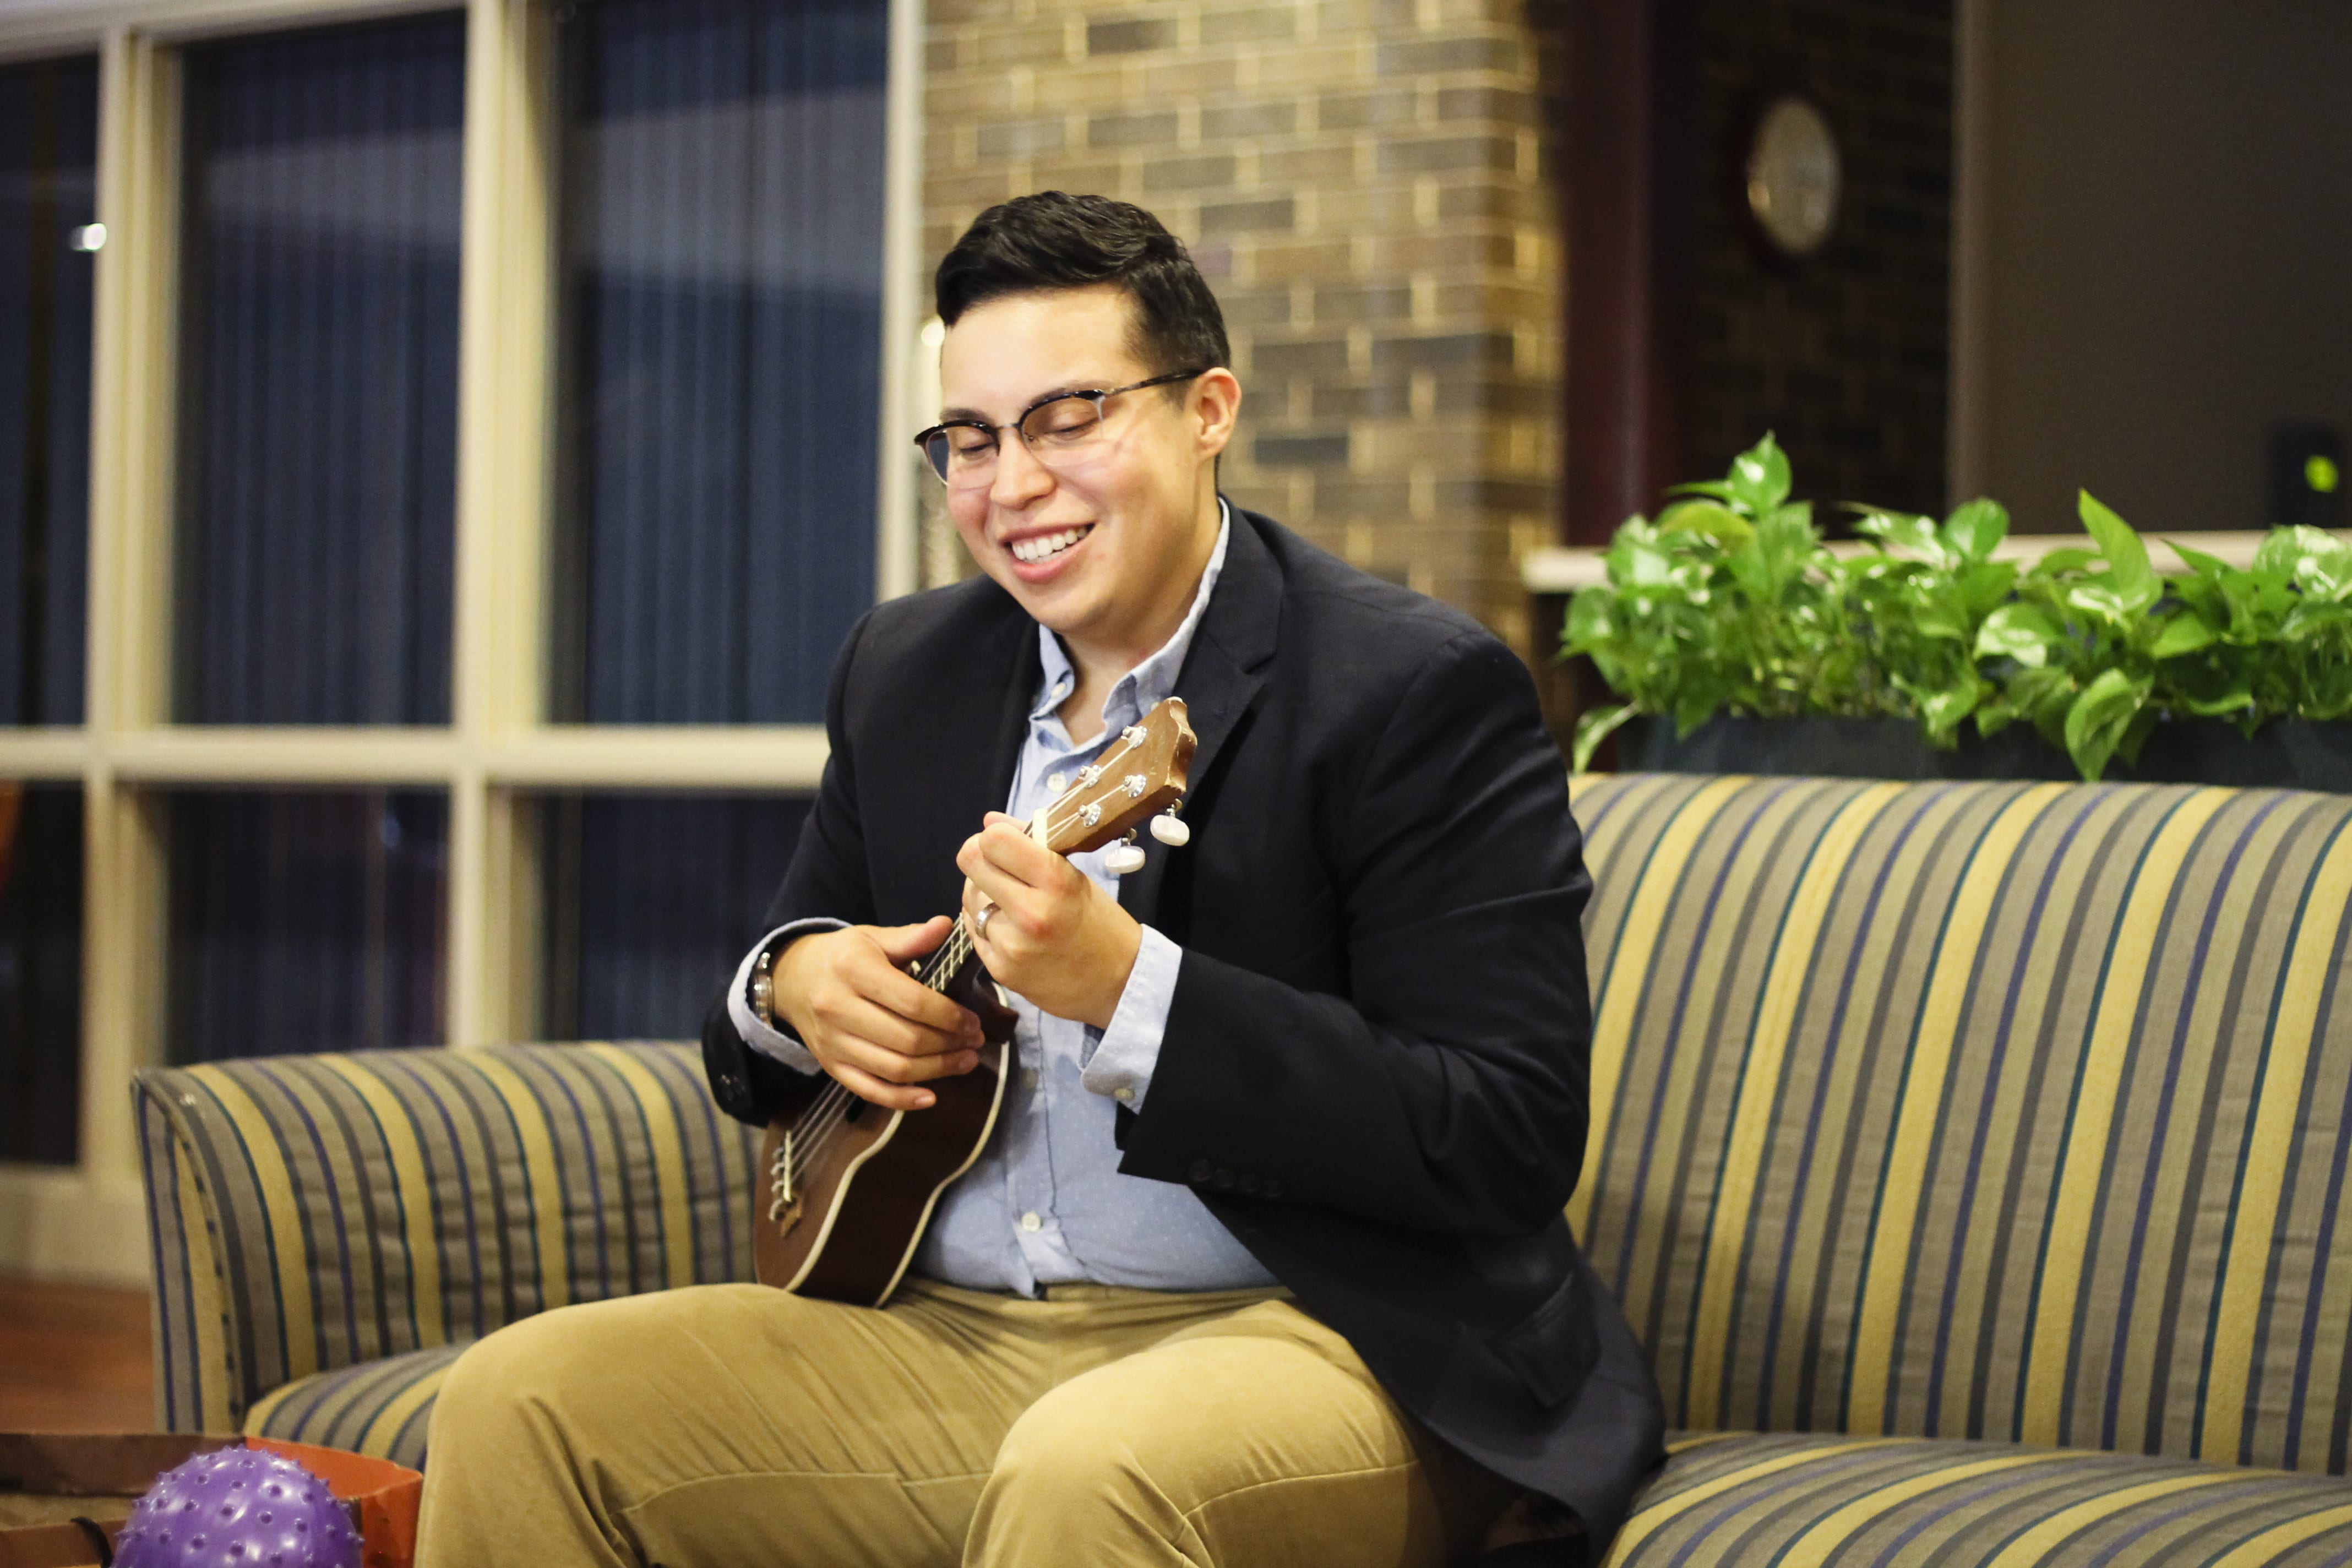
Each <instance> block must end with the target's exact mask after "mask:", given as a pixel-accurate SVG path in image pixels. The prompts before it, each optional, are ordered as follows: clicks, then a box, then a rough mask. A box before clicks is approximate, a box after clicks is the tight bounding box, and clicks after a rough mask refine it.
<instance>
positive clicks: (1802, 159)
mask: <svg viewBox="0 0 2352 1568" xmlns="http://www.w3.org/2000/svg"><path fill="white" fill-rule="evenodd" d="M1746 174H1747V194H1748V216H1749V217H1750V218H1751V219H1753V220H1754V222H1755V225H1756V232H1757V235H1758V237H1759V238H1760V239H1761V240H1762V241H1763V243H1764V244H1765V246H1766V247H1768V248H1769V250H1770V251H1771V252H1772V253H1773V254H1775V255H1777V256H1780V257H1783V258H1790V259H1794V258H1801V257H1807V256H1811V255H1812V254H1813V252H1815V251H1817V250H1819V249H1820V248H1821V247H1822V245H1823V244H1824V243H1825V242H1826V241H1827V240H1828V239H1829V237H1830V233H1831V231H1832V230H1833V229H1834V228H1836V226H1837V216H1838V198H1839V197H1840V196H1841V195H1843V191H1844V184H1845V169H1844V163H1843V160H1842V159H1841V158H1840V157H1839V155H1838V143H1837V132H1834V131H1832V130H1831V129H1830V122H1829V119H1828V117H1827V116H1826V115H1824V114H1822V111H1821V107H1820V106H1819V105H1818V104H1816V103H1814V102H1813V100H1811V99H1809V98H1805V97H1802V96H1801V95H1799V94H1797V93H1783V94H1782V95H1781V96H1780V97H1778V98H1775V99H1774V100H1771V101H1770V102H1769V103H1768V104H1766V105H1765V106H1764V111H1763V112H1762V113H1760V114H1759V115H1758V116H1757V117H1756V124H1755V129H1754V130H1753V131H1751V132H1749V133H1748V159H1747V169H1746Z"/></svg>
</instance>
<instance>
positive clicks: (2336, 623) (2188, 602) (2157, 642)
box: [1977, 491, 2352, 779]
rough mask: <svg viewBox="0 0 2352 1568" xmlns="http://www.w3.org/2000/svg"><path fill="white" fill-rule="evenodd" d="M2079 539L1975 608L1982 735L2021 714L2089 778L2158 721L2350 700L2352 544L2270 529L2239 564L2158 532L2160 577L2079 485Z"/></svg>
mask: <svg viewBox="0 0 2352 1568" xmlns="http://www.w3.org/2000/svg"><path fill="white" fill-rule="evenodd" d="M2079 504H2080V510H2081V515H2082V519H2083V526H2084V531H2087V532H2088V533H2089V534H2090V536H2091V539H2092V542H2093V544H2094V546H2095V548H2093V549H2090V550H2080V549H2074V550H2058V551H2053V552H2051V553H2050V554H2048V555H2046V556H2044V557H2043V558H2042V560H2041V561H2040V562H2038V563H2035V565H2034V567H2033V569H2032V571H2031V572H2028V573H2027V574H2025V575H2024V576H2023V577H2022V578H2021V580H2020V582H2019V584H2018V593H2017V597H2016V599H2015V600H2014V601H2012V602H2011V603H2010V604H2008V605H2002V606H2001V607H2000V608H1999V609H1997V610H1995V611H1994V612H1993V613H1992V615H1991V616H1989V617H1987V620H1986V623H1985V626H1984V628H1983V630H1982V632H1981V633H1980V634H1979V637H1978V643H1977V652H1978V655H1979V658H1981V659H1982V660H1984V661H1985V663H1986V665H1987V667H1988V669H1989V672H1990V673H1991V674H1992V675H1993V676H1994V678H1995V679H1998V680H1999V681H2000V686H2001V692H2000V697H1999V698H1997V699H1995V700H1992V701H1990V702H1988V703H1987V704H1986V705H1985V706H1984V708H1983V709H1982V710H1981V711H1980V712H1979V715H1978V723H1979V725H1980V726H1981V727H1982V728H1983V730H1984V732H1985V733H1987V734H1991V733H1994V732H1995V731H1998V730H2000V728H2001V726H2003V725H2004V724H2007V723H2010V722H2012V721H2019V720H2022V721H2027V722H2030V723H2032V725H2033V726H2034V728H2035V729H2037V730H2039V731H2041V732H2042V735H2043V736H2044V737H2045V738H2046V739H2047V740H2049V741H2050V742H2051V743H2052V744H2053V745H2059V746H2063V747H2064V748H2065V750H2066V752H2068V754H2069V755H2071V756H2072V757H2073V758H2074V765H2075V766H2076V768H2078V769H2079V770H2080V771H2081V773H2082V774H2083V776H2084V778H2088V779H2095V778H2098V777H2099V776H2101V775H2102V774H2103V773H2105V771H2106V767H2107V764H2108V763H2110V762H2111V761H2112V760H2113V759H2114V758H2116V756H2118V755H2120V756H2122V757H2123V758H2124V759H2125V760H2126V762H2137V760H2138V757H2139V752H2140V748H2141V747H2142V746H2143V745H2144V744H2145V743H2146V742H2147V737H2148V735H2149V734H2150V733H2151V732H2153V731H2154V730H2155V728H2156V726H2157V725H2158V723H2159V722H2161V721H2163V720H2164V719H2166V718H2168V717H2170V718H2176V719H2183V718H2213V719H2227V720H2229V721H2231V722H2233V723H2235V724H2236V725H2237V726H2238V727H2239V728H2240V729H2241V730H2242V731H2244V732H2245V733H2247V734H2249V735H2251V734H2252V733H2253V732H2254V731H2256V730H2258V729H2259V728H2261V727H2262V726H2263V724H2265V723H2268V722H2270V721H2273V720H2275V719H2289V718H2299V719H2311V720H2318V721H2332V720H2337V719H2342V718H2344V717H2345V716H2346V715H2347V713H2352V604H2347V599H2352V545H2347V544H2346V543H2345V542H2343V541H2341V540H2338V539H2336V538H2335V537H2334V536H2333V535H2331V534H2327V533H2324V532H2322V531H2319V530H2317V529H2310V528H2294V529H2279V530H2276V531H2273V533H2272V534H2271V535H2270V536H2269V537H2268V538H2267V539H2265V540H2263V543H2262V545H2261V546H2260V548H2259V549H2257V550H2256V552H2255V554H2254V561H2253V564H2252V566H2251V567H2236V566H2231V565H2229V564H2227V563H2223V562H2221V561H2219V560H2216V559H2215V558H2214V557H2212V556H2210V555H2207V554H2205V553H2203V552H2200V551H2196V550H2191V549H2189V548H2187V547H2185V546H2181V545H2177V544H2175V545H2170V546H2169V548H2170V549H2171V550H2172V551H2173V552H2174V553H2175V554H2177V555H2179V557H2180V559H2181V561H2182V562H2183V563H2185V564H2186V565H2187V566H2188V567H2189V573H2188V574H2187V575H2185V576H2172V577H2167V576H2163V575H2160V574H2158V572H2157V570H2156V568H2155V566H2154V564H2153V563H2151V562H2150V560H2149V558H2148V552H2147V542H2146V541H2144V540H2143V539H2141V537H2140V536H2139V534H2138V533H2137V531H2134V530H2133V529H2132V527H2131V525H2130V524H2128V523H2126V522H2125V521H2124V520H2123V519H2122V518H2120V517H2118V516H2116V513H2115V512H2114V510H2111V509H2110V508H2108V507H2106V506H2105V505H2103V504H2102V503H2101V502H2100V501H2099V500H2098V499H2097V498H2096V497H2095V496H2093V495H2091V494H2090V493H2089V492H2088V491H2084V493H2083V494H2082V496H2081V498H2080V502H2079Z"/></svg>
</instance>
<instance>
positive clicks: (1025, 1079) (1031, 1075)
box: [1021, 1068, 1037, 1089]
mask: <svg viewBox="0 0 2352 1568" xmlns="http://www.w3.org/2000/svg"><path fill="white" fill-rule="evenodd" d="M1021 1087H1022V1088H1024V1089H1034V1088H1036V1087H1037V1069H1036V1068H1022V1069H1021Z"/></svg>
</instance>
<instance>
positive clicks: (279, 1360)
mask: <svg viewBox="0 0 2352 1568" xmlns="http://www.w3.org/2000/svg"><path fill="white" fill-rule="evenodd" d="M132 1100H133V1109H134V1112H135V1115H136V1117H137V1121H138V1127H139V1134H140V1143H141V1148H142V1156H143V1159H144V1163H145V1173H146V1186H147V1205H148V1225H149V1232H150V1241H151V1246H152V1263H153V1267H154V1270H155V1334H156V1352H157V1354H156V1373H157V1378H156V1413H157V1417H158V1420H159V1421H160V1423H161V1424H162V1425H163V1426H164V1427H165V1428H166V1429H169V1430H173V1431H188V1430H210V1431H235V1430H236V1429H237V1427H238V1426H239V1424H240V1422H241V1421H242V1420H243V1418H244V1416H245V1413H246V1411H247V1407H249V1406H250V1405H251V1404H252V1403H253V1401H254V1400H255V1399H256V1398H257V1397H259V1396H260V1395H261V1394H265V1393H267V1392H268V1391H269V1390H270V1389H272V1388H275V1387H278V1385H280V1384H285V1383H289V1382H291V1381H293V1380H294V1379H296V1378H299V1377H306V1376H309V1375H310V1373H316V1372H325V1371H331V1370H333V1369H335V1368H338V1367H342V1366H349V1365H352V1364H353V1363H359V1362H364V1361H372V1360H373V1359H375V1358H377V1357H379V1356H386V1355H395V1354H399V1353H401V1352H406V1351H413V1350H422V1349H425V1348H426V1347H429V1346H433V1345H439V1344H447V1343H452V1342H463V1341H467V1340H471V1339H475V1338H478V1337H479V1336H480V1335H483V1334H486V1333H488V1332H489V1331H491V1330H493V1329H497V1328H499V1327H501V1326H503V1325H504V1324H507V1323H509V1322H512V1321H515V1320H517V1319H519V1318H524V1317H528V1316H530V1314H531V1313H533V1312H537V1311H541V1310H545V1309H547V1308H549V1307H560V1306H563V1305H565V1304H566V1303H569V1302H572V1301H588V1300H601V1299H603V1298H604V1297H608V1296H625V1295H631V1294H634V1293H636V1292H639V1291H645V1290H659V1289H669V1288H671V1287H674V1286H679V1285H691V1284H709V1283H717V1282H720V1281H725V1280H732V1279H751V1233H750V1229H749V1220H750V1215H751V1197H750V1189H751V1169H752V1164H753V1161H754V1159H755V1156H756V1152H757V1142H758V1134H757V1132H756V1131H755V1130H753V1129H751V1128H748V1127H745V1126H742V1125H740V1123H737V1122H735V1121H730V1119H728V1118H727V1117H724V1116H722V1115H720V1114H719V1111H718V1110H717V1108H716V1107H715V1106H713V1105H712V1104H711V1102H710V1098H709V1094H708V1093H707V1092H706V1091H705V1089H704V1088H703V1083H702V1072H701V1066H700V1058H699V1055H698V1051H697V1050H696V1047H694V1046H693V1045H691V1044H689V1043H686V1042H637V1043H630V1044H620V1045H611V1044H587V1045H567V1046H499V1047H486V1048H481V1049H474V1050H439V1049H430V1050H407V1051H371V1052H362V1053H355V1054H352V1055H338V1056H316V1057H278V1058H255V1059H251V1060H244V1061H228V1062H215V1063H210V1064H206V1065H205V1066H201V1067H192V1068H149V1069H147V1070H146V1071H143V1072H142V1073H140V1074H139V1075H138V1078H137V1080H136V1082H135V1084H134V1086H133V1089H132Z"/></svg>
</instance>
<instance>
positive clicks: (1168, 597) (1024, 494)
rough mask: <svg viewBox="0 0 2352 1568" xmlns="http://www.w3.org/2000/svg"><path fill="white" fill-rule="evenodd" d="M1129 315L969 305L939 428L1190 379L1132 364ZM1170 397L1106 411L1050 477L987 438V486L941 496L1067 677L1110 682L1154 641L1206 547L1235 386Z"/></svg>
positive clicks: (1131, 396)
mask: <svg viewBox="0 0 2352 1568" xmlns="http://www.w3.org/2000/svg"><path fill="white" fill-rule="evenodd" d="M1133 310H1134V304H1133V302H1132V300H1130V298H1129V295H1128V294H1127V292H1126V291H1125V290H1124V289H1120V288H1118V287H1117V286H1116V285H1112V284H1104V285H1099V286H1097V287H1093V288H1086V289H1057V290H1055V291H1052V292H1048V293H1034V294H1013V295H1008V296H1005V297H1003V298H1000V299H995V300H989V301H987V302H986V303H985V304H981V305H975V306H973V307H972V308H971V310H967V311H965V312H964V313H963V315H962V316H961V318H959V319H958V320H957V321H956V324H955V325H954V326H952V327H950V328H949V329H948V334H947V340H946V342H945V343H944V344H942V345H941V347H940V390H941V393H942V395H943V397H942V401H943V402H944V404H945V407H944V409H943V411H942V413H941V415H940V417H941V418H942V419H943V420H951V419H980V420H983V421H985V422H986V423H988V424H990V425H1005V424H1010V423H1011V422H1012V421H1013V420H1014V419H1017V418H1019V417H1020V416H1021V415H1022V413H1023V411H1024V410H1025V409H1027V408H1028V407H1029V406H1030V405H1033V404H1034V403H1036V402H1037V401H1038V400H1039V399H1041V398H1044V397H1046V396H1049V395H1053V394H1055V393H1058V392H1073V391H1080V390H1100V389H1103V388H1107V387H1115V386H1125V385H1127V384H1129V383H1131V382H1138V381H1142V380H1144V379H1145V378H1147V377H1149V376H1152V375H1157V374H1161V373H1162V372H1163V371H1167V370H1173V369H1179V368H1184V369H1189V368H1191V367H1189V366H1182V367H1179V366H1173V365H1152V364H1146V363H1142V362H1140V361H1139V360H1138V359H1137V358H1136V357H1135V351H1134V347H1133V345H1132V344H1131V343H1130V342H1129V326H1130V323H1131V321H1132V313H1133ZM1172 390H1173V391H1174V393H1176V394H1178V395H1173V396H1171V394H1170V393H1169V392H1165V391H1161V390H1160V389H1158V388H1150V389H1146V390H1143V391H1139V392H1129V393H1126V394H1123V395H1120V396H1118V397H1114V398H1112V399H1111V400H1110V401H1109V403H1108V405H1106V409H1105V414H1106V417H1105V419H1104V422H1103V426H1102V431H1101V434H1100V436H1099V437H1097V439H1096V440H1095V441H1094V442H1092V443H1091V444H1090V445H1089V446H1088V447H1087V450H1086V452H1085V454H1084V456H1083V457H1082V458H1079V459H1077V460H1076V461H1067V462H1065V463H1063V464H1062V465H1061V466H1059V467H1057V468H1050V469H1049V468H1046V467H1045V466H1044V465H1043V464H1041V463H1039V462H1038V461H1037V459H1036V457H1035V455H1034V453H1032V452H1031V451H1030V450H1029V449H1028V447H1026V446H1025V445H1024V442H1023V441H1022V439H1021V438H1020V437H1018V436H1017V435H1015V434H1014V433H1013V432H1011V431H1003V432H1001V433H1000V436H999V442H1000V449H999V452H998V455H997V459H996V468H995V474H994V477H993V479H992V482H991V483H990V484H989V485H987V486H986V487H985V488H981V489H969V490H956V489H950V491H949V492H948V510H949V513H950V516H951V517H952V518H953V519H954V520H955V525H956V531H957V532H958V533H959V534H961V536H962V538H963V542H964V547H965V548H966V549H967V550H969V551H971V556H972V559H973V560H974V561H976V562H978V563H980V568H981V570H982V571H983V572H986V573H987V574H989V575H990V576H991V577H992V578H994V579H995V580H996V581H997V582H998V583H1000V584H1003V587H1004V589H1005V591H1006V592H1008V593H1010V594H1011V595H1013V597H1014V598H1015V599H1017V600H1018V601H1020V604H1021V607H1022V608H1023V609H1024V610H1026V611H1028V612H1029V614H1030V615H1031V616H1034V617H1035V618H1036V619H1037V620H1038V621H1039V622H1040V623H1042V624H1043V625H1045V626H1047V627H1048V628H1050V629H1051V630H1053V631H1054V632H1055V633H1057V634H1058V635H1059V636H1060V637H1061V638H1062V640H1063V642H1064V643H1065V644H1066V645H1067V646H1068V647H1069V649H1070V651H1071V654H1072V656H1073V658H1076V660H1077V662H1078V663H1079V665H1080V667H1081V668H1082V669H1087V668H1092V669H1096V670H1103V671H1105V672H1107V673H1110V674H1112V675H1114V676H1115V675H1116V674H1119V673H1124V672H1125V670H1126V669H1129V668H1133V667H1134V666H1135V665H1136V664H1138V663H1139V662H1141V661H1142V660H1143V659H1144V658H1149V657H1150V655H1151V653H1152V652H1153V651H1154V650H1155V649H1157V648H1158V647H1160V645H1161V644H1163V643H1165V642H1166V641H1167V640H1168V638H1169V637H1171V635H1173V633H1174V632H1175V630H1176V627H1177V626H1178V625H1179V624H1180V623H1181V621H1182V620H1183V618H1184V612H1185V611H1186V609H1188V608H1189V607H1190V606H1191V605H1192V595H1193V593H1194V591H1195V590H1196V589H1197V588H1198V587H1199V585H1200V580H1201V573H1202V570H1203V569H1204V568H1205V567H1206V566H1207V565H1208V561H1209V555H1210V552H1211V551H1213V549H1214V548H1215V545H1216V539H1217V494H1216V458H1217V454H1218V453H1219V452H1221V451H1223V449H1224V447H1225V443H1226V442H1227V441H1229V440H1230V439H1231V438H1232V437H1233V430H1234V415H1235V413H1236V412H1237V411H1238V410H1239V408H1240V405H1241V387H1240V385H1239V384H1238V383H1236V382H1235V381H1234V377H1233V374H1232V373H1231V372H1230V371H1226V370H1223V369H1218V370H1213V371H1211V372H1210V373H1209V374H1205V375H1202V376H1201V377H1199V378H1197V379H1195V380H1193V381H1191V382H1186V383H1180V384H1177V385H1176V386H1175V387H1174V388H1173V389H1172ZM1114 666H1115V667H1116V668H1115V669H1114V668H1111V667H1114Z"/></svg>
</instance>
